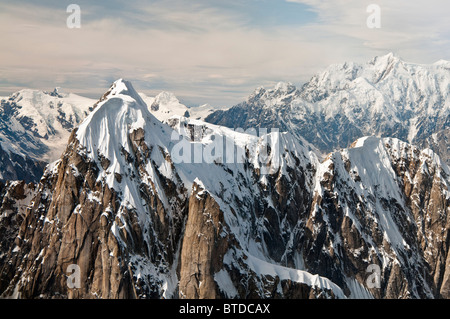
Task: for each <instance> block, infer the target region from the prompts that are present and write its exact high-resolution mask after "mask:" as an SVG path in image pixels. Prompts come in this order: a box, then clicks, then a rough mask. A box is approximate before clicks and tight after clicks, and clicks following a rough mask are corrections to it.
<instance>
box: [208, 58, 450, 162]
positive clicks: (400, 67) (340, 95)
mask: <svg viewBox="0 0 450 319" xmlns="http://www.w3.org/2000/svg"><path fill="white" fill-rule="evenodd" d="M449 92H450V62H446V61H439V62H437V63H434V64H430V65H422V64H413V63H407V62H405V61H403V60H401V59H400V58H399V57H397V56H395V55H394V54H392V53H390V54H387V55H385V56H381V57H376V58H374V59H373V60H371V61H369V62H367V63H365V64H356V63H343V64H337V65H332V66H330V67H329V68H327V69H326V70H325V71H323V72H322V73H319V74H317V75H315V76H313V77H312V79H311V80H310V81H309V82H307V83H306V84H305V85H304V86H303V87H302V88H301V89H297V88H295V87H294V86H293V85H291V84H289V83H279V84H278V85H277V86H276V87H275V88H274V89H269V90H266V89H264V88H258V89H257V90H256V91H255V92H254V93H253V94H252V95H251V96H250V97H249V98H248V99H247V100H246V101H245V102H243V103H241V104H238V105H236V106H234V107H233V108H231V109H229V110H226V111H217V112H214V113H212V114H211V115H209V116H208V117H207V118H206V121H208V122H211V123H214V124H219V125H225V126H228V127H242V128H244V129H246V128H248V127H251V126H260V127H279V128H280V130H283V131H285V130H286V131H289V132H292V133H293V134H296V135H298V136H301V137H303V138H305V139H306V140H307V141H308V142H310V143H312V144H313V145H315V146H316V147H318V148H319V149H320V150H322V151H323V152H330V151H332V150H334V149H336V148H338V147H348V146H349V145H350V144H351V143H352V142H353V141H354V140H355V139H357V138H360V137H362V136H366V135H374V136H380V137H396V138H399V139H401V140H404V141H408V142H410V143H413V144H419V145H424V140H426V139H429V138H430V137H431V136H432V134H434V133H438V132H441V131H442V130H445V129H448V127H449V126H450V117H449V116H450V99H449ZM436 147H437V148H435V149H434V150H435V151H436V152H438V153H439V154H441V155H442V156H446V154H448V153H447V148H448V144H447V145H445V146H443V147H441V146H440V145H436ZM444 160H445V161H447V163H449V161H450V159H449V158H448V157H444Z"/></svg>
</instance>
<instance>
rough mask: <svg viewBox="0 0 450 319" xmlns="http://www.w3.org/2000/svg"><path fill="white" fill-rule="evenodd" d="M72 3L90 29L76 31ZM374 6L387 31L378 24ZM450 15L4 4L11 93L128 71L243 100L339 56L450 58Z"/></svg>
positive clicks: (387, 6)
mask: <svg viewBox="0 0 450 319" xmlns="http://www.w3.org/2000/svg"><path fill="white" fill-rule="evenodd" d="M71 3H75V4H78V5H79V6H80V8H81V28H73V29H71V28H68V27H67V23H66V22H67V18H68V17H69V15H70V13H67V12H66V9H67V6H68V5H69V4H71ZM371 4H376V5H378V6H379V8H380V9H381V11H380V12H381V16H380V17H381V20H380V21H381V27H380V28H368V26H367V18H368V17H369V16H370V14H371V13H370V12H369V13H368V12H367V7H368V6H369V5H371ZM448 12H450V2H449V1H448V0H428V1H416V0H396V1H390V0H369V1H364V0H316V1H313V0H289V1H285V0H239V1H237V0H227V1H224V0H183V1H182V0H162V1H140V0H132V1H118V0H112V1H95V2H94V1H84V0H83V1H81V0H70V1H64V0H59V1H56V0H55V1H50V0H40V1H22V0H18V1H10V0H8V1H6V0H0V95H9V94H10V93H12V92H14V91H17V90H18V89H21V88H36V89H43V90H51V89H52V88H53V87H56V86H58V87H61V88H62V90H63V91H66V92H68V91H70V92H75V93H79V94H83V95H86V96H90V97H94V98H96V97H99V96H100V95H101V94H102V93H103V92H104V91H105V90H106V89H107V88H108V87H109V85H110V83H111V82H112V81H114V80H115V79H117V78H120V77H123V78H126V79H128V80H130V81H132V83H133V84H134V86H135V88H136V89H137V90H138V91H141V92H145V93H147V94H149V95H155V94H157V93H158V92H160V91H162V90H166V91H171V92H174V93H175V94H176V95H177V96H178V97H179V98H180V100H181V101H182V102H184V103H186V104H188V105H198V104H203V103H210V104H212V105H215V106H224V105H227V106H231V105H234V104H236V103H238V102H240V101H242V100H243V99H244V98H245V97H246V96H247V95H248V94H250V93H251V92H252V91H253V90H254V89H255V88H256V87H258V86H265V87H271V86H273V85H274V84H275V83H276V82H278V81H289V82H292V83H294V84H295V85H301V84H302V83H304V82H305V81H307V80H308V79H309V78H310V77H311V76H312V75H313V74H314V73H316V72H318V71H320V70H323V69H324V68H325V67H326V66H328V65H329V64H332V63H341V62H345V61H356V62H365V61H368V60H370V59H371V58H373V57H374V56H376V55H382V54H386V53H388V52H394V53H396V54H397V55H398V56H400V57H402V58H403V59H404V60H406V61H409V62H417V63H432V62H435V61H437V60H439V59H446V60H450V19H449V18H448Z"/></svg>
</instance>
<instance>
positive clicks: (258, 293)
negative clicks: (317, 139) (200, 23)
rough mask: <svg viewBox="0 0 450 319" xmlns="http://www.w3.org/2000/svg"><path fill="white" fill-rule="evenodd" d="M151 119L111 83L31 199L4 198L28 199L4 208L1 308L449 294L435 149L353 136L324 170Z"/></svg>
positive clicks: (280, 145) (211, 130)
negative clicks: (74, 274)
mask: <svg viewBox="0 0 450 319" xmlns="http://www.w3.org/2000/svg"><path fill="white" fill-rule="evenodd" d="M277 91H278V92H277ZM294 91H295V89H293V90H292V87H290V86H287V85H280V86H279V87H278V88H276V89H275V90H274V91H272V92H271V93H270V94H271V95H272V96H275V95H279V96H286V95H289V94H291V93H293V92H294ZM261 92H263V91H261ZM261 92H260V93H261ZM262 94H264V93H262ZM296 94H297V93H294V95H296ZM169 100H170V101H173V100H172V99H169ZM161 101H162V99H161ZM150 109H151V106H147V105H146V104H145V102H144V100H143V99H142V95H139V94H138V93H137V92H136V91H135V90H134V88H133V87H132V86H131V84H130V83H129V82H127V81H124V80H122V79H120V80H118V81H116V82H115V83H114V84H113V85H112V86H111V88H110V89H109V90H108V92H106V93H105V95H104V96H103V97H102V98H101V99H100V100H99V102H98V103H96V104H95V107H94V109H93V110H92V112H91V113H90V114H89V115H88V116H87V118H86V119H85V120H84V121H83V122H82V123H81V125H80V126H79V127H78V128H77V129H75V130H74V131H73V132H72V134H71V136H70V139H69V143H68V147H67V148H66V151H65V152H64V153H63V155H62V156H61V157H60V159H59V160H58V161H56V162H54V163H53V164H52V165H50V166H48V167H47V169H46V172H45V174H44V176H43V178H42V180H41V182H40V183H39V185H37V187H36V188H33V190H32V191H28V193H27V194H32V196H33V198H32V199H28V197H27V196H25V195H22V196H18V195H14V194H13V193H12V192H3V193H2V194H6V195H4V196H5V198H7V199H8V201H6V202H14V203H18V202H19V203H20V200H21V201H22V202H24V201H29V205H28V206H26V207H25V208H24V207H23V206H22V205H19V204H14V205H4V206H0V212H4V211H6V210H8V209H9V213H8V214H7V216H8V219H7V220H6V219H4V218H3V219H2V218H0V227H1V226H2V225H9V226H8V227H10V228H8V229H9V230H8V233H9V234H10V237H11V236H12V237H14V236H13V235H14V232H17V238H16V240H15V241H14V244H12V245H11V244H10V246H9V247H8V245H4V246H2V247H3V248H2V249H3V251H2V252H0V253H2V256H5V257H3V260H4V262H3V263H2V264H1V265H0V267H1V269H0V295H1V296H2V297H8V296H13V297H20V298H33V297H41V298H51V297H69V298H80V297H83V298H152V297H156V298H160V297H165V298H217V297H237V298H275V297H280V298H348V297H349V298H417V297H429V298H432V297H446V298H448V297H450V291H449V286H450V259H449V257H448V256H450V254H449V247H448V242H449V241H448V238H449V232H450V228H449V223H450V220H449V217H448V216H449V207H450V193H449V188H448V187H449V184H450V171H449V169H448V167H447V166H446V165H445V163H443V162H441V160H440V158H439V156H437V155H436V154H434V153H433V152H432V151H431V150H423V151H422V150H420V149H418V148H417V147H414V146H412V145H410V144H408V143H405V142H401V141H400V140H397V139H392V138H377V137H365V138H361V139H358V140H357V141H356V142H355V143H353V145H352V146H351V147H350V148H348V149H344V150H340V151H336V152H333V153H331V154H329V156H328V157H327V158H326V160H325V161H323V162H320V161H319V160H318V159H317V157H316V155H315V154H314V153H313V152H311V151H310V148H309V147H308V145H306V144H304V143H303V141H302V140H301V139H298V138H297V137H295V136H294V135H292V134H290V133H283V132H281V130H280V132H277V131H269V132H258V133H260V134H249V133H248V132H247V133H245V132H238V131H234V130H232V129H230V128H226V127H223V126H216V125H213V124H210V123H207V122H203V121H200V120H196V119H192V118H188V117H183V116H179V115H178V116H174V117H171V118H168V119H166V121H165V123H162V122H160V121H159V120H158V119H157V118H156V117H155V116H154V115H152V113H151V112H150V111H149V110H150ZM231 150H233V151H231ZM15 187H16V188H17V189H19V190H21V189H22V191H21V193H26V192H25V188H24V187H25V186H24V185H20V186H17V185H16V186H15ZM16 193H17V192H16ZM16 198H17V199H16ZM20 198H22V199H20ZM14 214H20V216H23V217H21V218H16V219H13V218H12V216H14ZM0 216H3V214H2V215H0ZM71 264H76V265H78V266H79V269H80V274H81V277H80V280H81V286H80V288H69V287H68V286H67V269H68V266H69V265H71ZM371 265H372V266H373V265H375V266H377V267H379V269H380V285H379V286H376V287H373V286H370V285H368V284H367V277H368V274H369V273H368V268H369V266H371Z"/></svg>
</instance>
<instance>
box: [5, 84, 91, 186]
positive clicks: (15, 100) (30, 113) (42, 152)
mask: <svg viewBox="0 0 450 319" xmlns="http://www.w3.org/2000/svg"><path fill="white" fill-rule="evenodd" d="M93 103H94V101H93V100H91V99H88V98H84V97H81V96H78V95H75V94H65V93H60V92H59V91H58V90H57V89H55V90H54V91H52V92H43V91H38V90H28V89H27V90H21V91H19V92H16V93H14V94H12V95H11V96H9V97H8V98H3V99H1V106H0V154H1V156H2V158H3V159H4V161H3V162H2V164H1V165H0V174H1V175H2V177H1V179H2V180H7V179H25V180H27V181H38V180H39V178H40V177H41V176H42V172H43V167H44V166H45V164H46V163H48V162H51V161H54V160H56V159H57V158H59V156H60V155H61V153H62V151H63V150H64V148H65V145H66V143H67V140H68V138H69V136H70V132H71V131H72V129H73V128H74V127H76V126H77V125H78V124H80V123H81V121H82V120H83V119H84V118H85V117H86V115H87V114H88V112H89V108H90V107H91V106H92V104H93Z"/></svg>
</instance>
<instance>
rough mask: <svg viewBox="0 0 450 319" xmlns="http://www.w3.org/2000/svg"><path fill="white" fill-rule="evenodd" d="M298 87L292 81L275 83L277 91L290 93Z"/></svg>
mask: <svg viewBox="0 0 450 319" xmlns="http://www.w3.org/2000/svg"><path fill="white" fill-rule="evenodd" d="M295 89H296V87H295V85H293V84H292V83H291V82H278V83H277V84H276V85H275V91H278V92H282V93H286V94H289V93H291V92H293V91H294V90H295Z"/></svg>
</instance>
